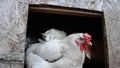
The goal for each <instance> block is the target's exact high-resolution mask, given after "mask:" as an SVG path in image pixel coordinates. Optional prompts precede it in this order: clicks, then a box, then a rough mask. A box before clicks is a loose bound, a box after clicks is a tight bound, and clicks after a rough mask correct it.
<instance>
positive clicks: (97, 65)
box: [26, 12, 105, 68]
mask: <svg viewBox="0 0 120 68" xmlns="http://www.w3.org/2000/svg"><path fill="white" fill-rule="evenodd" d="M50 28H55V29H59V30H63V31H65V32H66V33H67V34H68V35H69V34H71V33H77V32H84V33H86V32H87V33H89V34H90V35H92V43H93V47H91V59H88V58H86V60H85V63H84V67H83V68H105V63H104V62H105V60H104V46H103V24H102V18H101V17H89V16H84V17H83V16H73V15H63V14H50V13H41V12H29V15H28V26H27V35H26V36H27V38H30V39H32V43H37V42H38V38H42V36H41V35H40V34H41V33H44V32H45V31H46V30H49V29H50ZM26 47H27V45H26Z"/></svg>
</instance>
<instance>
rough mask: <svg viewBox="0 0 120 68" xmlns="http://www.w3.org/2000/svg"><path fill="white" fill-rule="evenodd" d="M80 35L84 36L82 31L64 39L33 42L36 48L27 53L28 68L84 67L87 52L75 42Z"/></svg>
mask: <svg viewBox="0 0 120 68" xmlns="http://www.w3.org/2000/svg"><path fill="white" fill-rule="evenodd" d="M79 37H82V33H78V34H71V35H69V36H67V37H65V38H64V39H63V40H58V39H54V40H50V41H48V42H45V43H44V44H33V46H34V45H36V48H35V49H33V51H32V52H28V53H27V59H26V60H27V65H28V68H82V67H83V63H84V59H85V52H84V51H81V50H80V48H79V46H77V45H76V43H75V40H76V39H78V38H79ZM80 43H81V44H82V43H83V41H81V42H80ZM28 51H29V49H28ZM55 60H56V61H55Z"/></svg>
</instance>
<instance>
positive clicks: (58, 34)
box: [42, 28, 67, 41]
mask: <svg viewBox="0 0 120 68" xmlns="http://www.w3.org/2000/svg"><path fill="white" fill-rule="evenodd" d="M42 35H43V37H44V39H45V41H50V40H53V39H63V38H65V37H66V36H67V35H66V33H65V32H64V31H60V30H58V29H53V28H51V29H50V30H47V31H46V32H45V33H43V34H42Z"/></svg>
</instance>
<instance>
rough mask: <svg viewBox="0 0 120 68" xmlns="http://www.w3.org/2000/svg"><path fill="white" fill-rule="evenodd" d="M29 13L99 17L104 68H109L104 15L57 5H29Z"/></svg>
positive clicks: (93, 11) (98, 12)
mask: <svg viewBox="0 0 120 68" xmlns="http://www.w3.org/2000/svg"><path fill="white" fill-rule="evenodd" d="M29 12H42V13H51V14H64V15H73V16H83V17H101V18H102V24H103V26H102V27H103V31H104V32H103V38H104V39H103V41H104V51H105V53H104V54H105V68H109V55H108V46H107V34H106V26H105V20H104V13H103V12H100V11H95V10H87V9H80V8H73V7H65V6H57V5H48V4H47V5H46V4H40V5H35V4H30V5H29Z"/></svg>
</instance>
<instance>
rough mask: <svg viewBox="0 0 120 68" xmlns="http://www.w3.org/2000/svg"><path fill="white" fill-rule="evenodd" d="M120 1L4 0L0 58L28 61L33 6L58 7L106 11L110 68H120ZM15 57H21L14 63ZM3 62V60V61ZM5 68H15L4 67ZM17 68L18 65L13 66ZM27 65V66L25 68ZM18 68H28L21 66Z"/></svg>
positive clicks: (0, 11) (0, 6)
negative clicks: (25, 55)
mask: <svg viewBox="0 0 120 68" xmlns="http://www.w3.org/2000/svg"><path fill="white" fill-rule="evenodd" d="M119 3H120V0H0V58H4V57H1V56H3V55H6V56H8V58H5V59H10V60H20V62H23V61H24V49H25V40H26V38H25V37H26V26H27V16H28V5H29V4H54V5H61V6H68V7H78V8H84V9H90V10H98V11H103V12H104V16H105V24H106V30H107V42H108V50H109V67H110V68H120V60H119V59H120V46H119V45H120V44H119V42H120V36H119V35H120V4H119ZM15 55H21V57H19V58H18V57H17V58H15V59H11V57H14V56H15ZM0 61H1V60H0ZM0 63H1V64H0V65H2V66H3V68H8V67H7V66H9V67H10V68H15V66H12V64H7V63H4V64H3V63H2V62H0ZM13 65H14V63H13ZM22 65H24V64H22ZM18 66H19V67H17V68H23V67H24V66H21V63H20V65H18Z"/></svg>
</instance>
